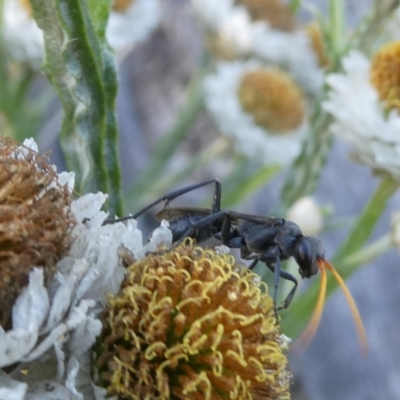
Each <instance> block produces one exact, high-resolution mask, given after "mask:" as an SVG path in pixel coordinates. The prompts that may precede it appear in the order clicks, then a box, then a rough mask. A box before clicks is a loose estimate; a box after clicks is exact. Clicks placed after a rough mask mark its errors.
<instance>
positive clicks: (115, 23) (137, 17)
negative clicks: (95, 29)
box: [106, 0, 161, 58]
mask: <svg viewBox="0 0 400 400" xmlns="http://www.w3.org/2000/svg"><path fill="white" fill-rule="evenodd" d="M119 3H123V4H124V6H123V7H122V6H119ZM160 20H161V6H160V3H159V0H130V1H129V0H125V1H119V0H114V4H113V7H112V8H111V12H110V16H109V19H108V24H107V30H106V36H107V40H108V42H109V43H110V46H111V47H112V48H113V49H114V50H115V51H116V52H117V54H118V56H119V57H120V58H121V57H123V56H124V55H125V54H127V53H128V52H129V51H130V50H131V49H132V48H133V46H135V45H136V44H137V43H139V42H141V41H142V40H144V39H146V38H147V37H148V36H149V34H150V33H151V32H152V31H153V30H154V28H156V27H157V25H158V24H159V22H160Z"/></svg>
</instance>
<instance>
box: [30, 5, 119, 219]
mask: <svg viewBox="0 0 400 400" xmlns="http://www.w3.org/2000/svg"><path fill="white" fill-rule="evenodd" d="M31 3H32V7H33V14H34V17H35V19H36V21H37V23H38V25H39V27H40V28H41V29H42V30H43V34H44V38H45V47H46V60H45V63H44V71H45V72H46V74H47V76H48V78H49V80H50V81H51V83H52V84H53V86H54V88H55V90H56V92H57V94H58V96H59V98H60V100H61V103H62V105H63V108H64V120H63V124H62V130H61V135H60V141H61V145H62V148H63V151H64V155H65V159H66V162H67V167H68V169H70V170H73V171H75V173H76V182H77V190H78V191H79V192H80V193H88V192H96V191H98V190H101V191H102V192H105V193H108V194H109V205H110V209H111V212H112V213H118V214H121V212H122V206H121V200H120V198H121V196H120V180H121V178H120V169H119V164H118V158H117V139H116V136H117V127H116V118H115V97H116V90H117V86H116V82H117V81H116V73H115V65H114V60H113V57H112V53H111V51H110V49H109V47H108V45H107V44H106V43H105V38H104V30H105V23H106V18H105V15H106V11H107V10H108V7H107V4H106V3H105V2H104V1H101V2H99V3H98V4H97V6H96V5H93V4H94V3H91V5H92V7H91V9H90V11H89V8H88V4H87V2H86V1H85V0H56V1H54V0H32V1H31ZM107 12H108V11H107ZM91 15H93V16H94V17H95V18H96V21H95V24H93V22H92V20H91ZM98 34H100V35H102V37H99V36H98Z"/></svg>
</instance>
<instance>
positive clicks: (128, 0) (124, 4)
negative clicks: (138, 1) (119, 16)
mask: <svg viewBox="0 0 400 400" xmlns="http://www.w3.org/2000/svg"><path fill="white" fill-rule="evenodd" d="M134 1H135V0H114V1H113V4H112V9H113V11H115V12H119V13H124V12H125V11H126V10H127V9H128V7H130V5H131V4H132V3H133V2H134Z"/></svg>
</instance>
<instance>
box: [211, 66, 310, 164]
mask: <svg viewBox="0 0 400 400" xmlns="http://www.w3.org/2000/svg"><path fill="white" fill-rule="evenodd" d="M204 88H205V103H206V107H207V108H208V110H209V111H210V112H211V113H212V114H213V116H214V118H215V120H216V122H217V123H218V125H219V128H220V130H221V133H223V134H224V135H226V136H228V137H231V138H232V139H233V142H234V144H235V147H236V150H237V151H238V152H240V153H243V154H245V155H247V156H248V157H251V158H255V159H258V160H259V161H261V162H262V163H264V164H271V163H280V164H288V163H290V162H291V161H292V160H293V159H294V158H295V157H296V156H297V155H298V153H299V151H300V147H301V140H302V138H303V136H304V133H305V130H306V128H307V126H306V122H305V120H306V118H305V113H306V108H305V102H304V98H303V96H302V94H301V91H300V89H299V88H298V87H297V85H296V84H295V83H294V82H293V80H292V79H291V78H290V77H289V76H288V75H286V74H285V73H283V72H282V71H278V70H275V69H271V68H267V67H265V66H262V65H261V64H260V63H258V62H256V61H254V60H250V61H247V62H239V61H236V62H232V63H220V64H218V66H217V69H216V72H215V73H214V74H212V75H210V76H208V77H207V78H206V79H205V81H204Z"/></svg>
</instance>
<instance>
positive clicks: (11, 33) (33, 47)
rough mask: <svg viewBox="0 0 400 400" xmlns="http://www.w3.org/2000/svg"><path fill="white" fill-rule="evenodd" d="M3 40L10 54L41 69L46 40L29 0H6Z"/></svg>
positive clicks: (4, 4) (4, 5)
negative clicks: (33, 14)
mask: <svg viewBox="0 0 400 400" xmlns="http://www.w3.org/2000/svg"><path fill="white" fill-rule="evenodd" d="M2 29H3V32H2V34H3V40H4V43H5V49H6V51H7V52H8V53H9V54H10V56H11V57H12V58H13V59H15V60H18V61H22V62H26V63H28V64H30V65H31V66H32V68H34V69H39V68H40V66H41V63H42V60H43V57H44V40H43V33H42V30H41V29H39V27H38V26H37V24H36V22H35V20H34V19H33V17H32V8H31V6H30V3H29V0H4V3H3V26H2Z"/></svg>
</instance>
